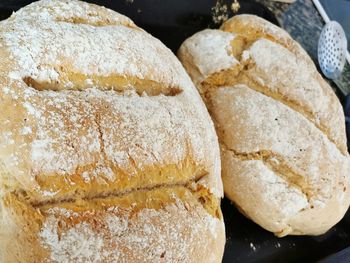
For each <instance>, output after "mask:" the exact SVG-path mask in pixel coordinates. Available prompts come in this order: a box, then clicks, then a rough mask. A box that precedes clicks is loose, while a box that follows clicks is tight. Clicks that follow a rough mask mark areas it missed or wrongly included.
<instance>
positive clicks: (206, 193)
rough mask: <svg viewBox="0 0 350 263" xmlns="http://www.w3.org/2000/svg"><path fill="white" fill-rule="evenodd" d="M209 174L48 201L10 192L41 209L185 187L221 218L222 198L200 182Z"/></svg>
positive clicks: (211, 213) (210, 211) (19, 191)
mask: <svg viewBox="0 0 350 263" xmlns="http://www.w3.org/2000/svg"><path fill="white" fill-rule="evenodd" d="M207 175H208V174H207V173H204V174H201V175H199V176H196V177H195V178H192V179H190V180H188V181H186V182H178V183H171V184H166V183H163V184H158V185H153V186H147V187H138V188H134V189H128V190H125V191H118V190H114V191H108V192H101V193H99V194H96V195H94V196H81V197H80V196H79V194H76V195H74V197H73V196H70V197H66V198H59V199H58V198H55V199H51V200H48V201H30V200H28V199H27V196H28V194H27V193H26V192H25V191H24V190H17V191H15V192H12V193H8V194H9V195H14V196H16V198H17V199H19V200H22V201H23V202H26V203H27V204H29V205H30V206H31V207H33V208H34V209H41V208H43V207H47V206H56V205H60V204H63V203H79V202H80V201H84V202H89V201H97V202H98V201H101V200H106V199H111V198H123V197H126V196H128V195H132V194H137V193H140V194H141V195H142V193H147V192H152V191H155V190H162V189H174V188H183V189H187V190H189V191H190V192H191V193H192V195H193V196H194V197H195V198H196V199H197V201H198V202H199V203H200V204H201V205H202V206H203V208H204V209H205V210H206V211H207V212H208V213H209V214H210V215H212V216H214V217H217V218H219V219H221V218H222V213H221V210H220V198H218V197H216V196H214V194H212V193H211V192H210V190H208V189H207V188H205V187H204V186H202V185H200V184H199V183H198V182H199V181H200V180H201V179H203V178H204V177H205V176H207ZM5 199H6V197H5ZM102 202H103V201H102Z"/></svg>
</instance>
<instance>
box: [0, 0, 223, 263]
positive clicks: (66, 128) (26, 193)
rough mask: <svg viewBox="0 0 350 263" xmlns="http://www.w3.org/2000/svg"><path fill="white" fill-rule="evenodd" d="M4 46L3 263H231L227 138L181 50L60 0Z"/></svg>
mask: <svg viewBox="0 0 350 263" xmlns="http://www.w3.org/2000/svg"><path fill="white" fill-rule="evenodd" d="M0 46H1V48H0V57H1V61H0V105H1V112H0V123H1V126H0V162H1V170H0V200H1V206H0V257H1V258H0V262H2V263H9V262H10V263H17V262H26V263H28V262H29V263H31V262H33V263H34V262H35V263H39V262H76V263H79V262H84V263H85V262H138V263H139V262H221V259H222V256H223V250H224V244H225V229H224V223H223V219H222V214H221V210H220V198H221V197H222V192H223V190H222V182H221V178H220V169H221V168H220V155H219V154H220V150H219V144H218V141H217V137H216V133H215V129H214V125H213V124H212V122H211V119H210V116H209V114H208V112H207V109H206V108H205V105H204V103H203V102H202V100H201V98H200V95H199V93H198V91H197V90H196V89H195V87H194V85H193V83H192V82H191V79H190V78H189V76H188V75H187V73H186V71H185V70H184V69H183V67H182V65H181V63H180V62H179V61H178V60H177V58H176V57H175V56H174V55H173V54H172V52H171V51H170V50H168V49H167V48H166V47H165V46H164V45H163V44H162V43H161V42H160V41H158V40H157V39H155V38H153V37H152V36H150V35H149V34H147V33H146V32H145V31H143V30H142V29H140V28H138V27H137V26H136V25H135V24H134V23H133V22H132V21H131V20H130V19H128V18H127V17H125V16H122V15H120V14H118V13H115V12H113V11H111V10H108V9H105V8H102V7H98V6H95V5H90V4H87V3H83V2H79V1H60V0H44V1H39V2H35V3H33V4H31V5H29V6H27V7H25V8H23V9H21V10H20V11H18V12H16V13H15V14H13V15H12V16H11V17H10V18H9V19H7V20H5V21H2V22H1V23H0Z"/></svg>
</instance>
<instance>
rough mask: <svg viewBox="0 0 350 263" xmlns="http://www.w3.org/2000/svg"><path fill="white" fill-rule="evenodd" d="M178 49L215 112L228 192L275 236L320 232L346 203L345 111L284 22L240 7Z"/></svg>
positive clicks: (348, 198) (349, 172)
mask: <svg viewBox="0 0 350 263" xmlns="http://www.w3.org/2000/svg"><path fill="white" fill-rule="evenodd" d="M178 56H179V58H180V60H181V61H182V63H183V65H184V66H185V68H186V69H187V71H188V73H189V74H190V76H191V77H192V80H193V81H194V83H195V85H196V86H197V88H198V90H199V91H200V93H201V95H202V97H203V99H204V100H205V102H206V105H207V107H208V109H209V112H210V114H211V116H212V118H213V120H214V124H215V126H216V131H217V133H218V137H219V142H220V145H221V154H222V171H223V172H222V178H223V183H224V190H225V194H226V196H227V197H228V198H229V199H230V200H232V202H233V203H234V204H236V206H237V207H238V209H239V210H240V211H242V213H243V214H245V215H246V216H247V217H248V218H250V219H252V220H253V221H255V222H256V223H258V224H259V225H260V226H262V227H263V228H265V229H267V230H269V231H271V232H274V233H275V234H276V235H277V236H285V235H288V234H292V235H318V234H322V233H324V232H326V231H327V230H328V229H330V228H331V227H332V226H333V225H334V224H336V223H337V222H338V221H339V220H340V219H341V218H342V217H343V216H344V213H345V212H346V210H347V208H348V206H349V202H350V195H349V193H350V185H349V183H350V182H349V180H350V164H349V162H350V161H349V154H348V153H347V148H346V136H345V125H344V114H343V111H342V107H341V105H340V103H339V101H338V99H337V97H336V95H335V94H334V93H333V91H332V89H331V88H330V86H329V85H328V84H327V83H326V82H325V81H324V80H323V79H322V77H321V76H320V74H319V73H318V71H317V69H316V67H315V65H314V64H313V62H312V60H311V59H310V57H309V56H308V55H307V53H306V52H305V51H304V50H303V49H302V48H301V47H300V45H299V44H297V42H295V41H294V40H293V39H292V38H291V37H290V36H289V35H288V34H287V33H286V32H285V31H284V30H282V29H280V28H278V27H277V26H275V25H273V24H271V23H269V22H267V21H265V20H263V19H262V18H259V17H256V16H252V15H239V16H235V17H233V18H232V19H230V20H228V21H227V22H225V23H224V24H223V25H222V26H221V28H220V29H219V30H210V29H207V30H204V31H201V32H199V33H197V34H195V35H194V36H192V37H190V38H189V39H187V40H186V41H185V42H184V43H183V45H182V46H181V48H180V50H179V52H178Z"/></svg>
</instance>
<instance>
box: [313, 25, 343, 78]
mask: <svg viewBox="0 0 350 263" xmlns="http://www.w3.org/2000/svg"><path fill="white" fill-rule="evenodd" d="M346 52H347V40H346V36H345V32H344V30H343V28H342V26H341V25H340V24H339V23H338V22H336V21H329V22H328V23H327V24H326V25H325V26H324V28H323V29H322V32H321V35H320V39H319V41H318V62H319V64H320V67H321V70H322V72H323V74H324V75H325V76H326V77H327V78H330V79H336V78H338V77H339V76H340V75H341V73H342V71H343V69H344V65H345V61H346Z"/></svg>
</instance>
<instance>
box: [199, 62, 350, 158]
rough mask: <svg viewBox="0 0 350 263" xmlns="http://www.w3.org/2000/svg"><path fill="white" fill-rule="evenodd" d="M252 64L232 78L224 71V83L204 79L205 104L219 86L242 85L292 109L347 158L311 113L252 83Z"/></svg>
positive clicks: (345, 153) (227, 71)
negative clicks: (249, 72) (250, 70)
mask: <svg viewBox="0 0 350 263" xmlns="http://www.w3.org/2000/svg"><path fill="white" fill-rule="evenodd" d="M253 66H254V63H253V62H249V63H247V64H245V65H244V67H242V68H241V70H240V71H239V72H238V73H237V74H235V76H234V78H232V77H230V74H229V73H230V71H229V70H224V71H222V72H221V73H220V74H223V75H224V76H225V83H217V84H214V83H213V81H212V80H210V77H211V76H209V77H208V78H207V79H205V80H204V81H203V82H202V83H201V90H202V93H203V97H204V98H205V99H206V102H209V101H210V97H211V92H213V91H214V90H215V89H217V88H219V87H220V86H225V87H228V88H235V85H238V84H244V85H246V86H247V87H248V88H250V89H252V90H254V91H256V92H259V93H261V94H263V95H265V96H267V97H270V98H272V99H274V100H275V101H278V102H280V103H282V104H283V105H285V106H286V107H288V108H290V109H292V110H293V111H295V112H297V113H299V114H301V115H302V116H303V117H304V118H306V119H307V120H308V122H309V123H310V124H312V125H313V126H314V127H315V128H317V129H318V130H319V131H321V132H322V133H323V134H324V135H325V136H326V137H327V139H328V140H329V141H330V142H331V143H332V144H334V145H335V146H336V148H337V149H338V150H339V152H340V153H341V154H342V155H343V156H347V155H348V154H347V152H346V151H345V152H344V150H343V149H342V147H340V146H339V145H338V144H337V142H336V141H335V140H334V139H332V138H331V136H330V131H329V128H327V127H325V126H324V125H322V124H321V123H320V124H318V123H316V122H315V119H314V116H313V114H312V112H310V111H308V110H307V109H306V108H305V107H303V106H302V105H301V104H300V103H299V102H298V101H297V100H292V99H289V98H287V97H286V96H284V95H283V94H282V93H279V92H272V91H271V90H269V89H268V88H267V87H265V86H262V85H260V84H259V83H257V82H256V81H254V80H253V79H252V78H251V77H250V76H249V75H248V74H246V72H247V71H248V69H249V68H251V67H253ZM215 74H219V72H217V73H214V74H212V75H215ZM209 83H210V84H209Z"/></svg>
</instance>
